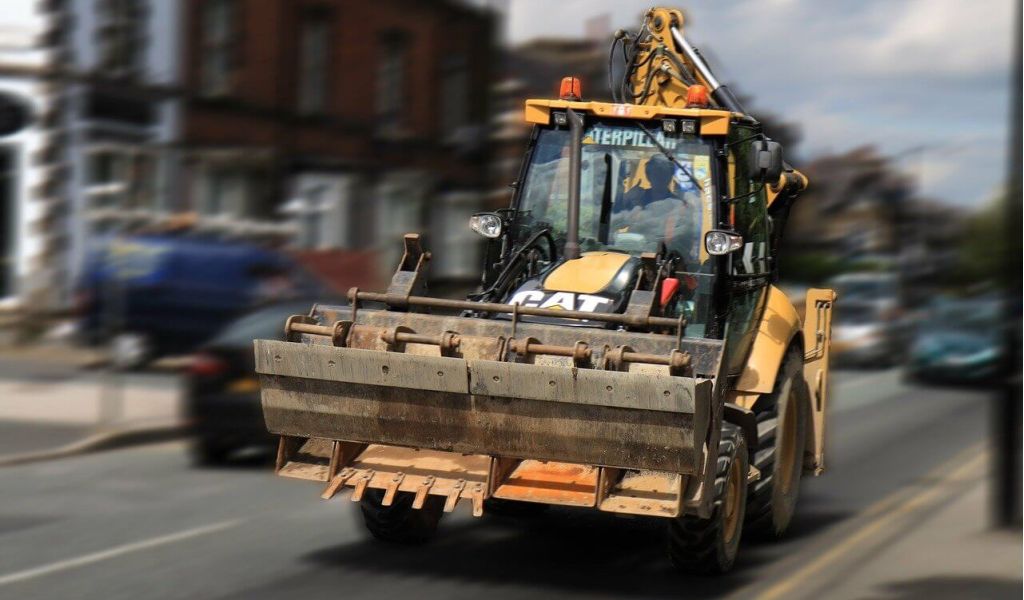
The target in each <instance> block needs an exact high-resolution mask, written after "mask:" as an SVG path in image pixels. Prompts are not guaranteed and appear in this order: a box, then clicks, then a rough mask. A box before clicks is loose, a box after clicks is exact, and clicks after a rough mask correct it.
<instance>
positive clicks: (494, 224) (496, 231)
mask: <svg viewBox="0 0 1024 600" xmlns="http://www.w3.org/2000/svg"><path fill="white" fill-rule="evenodd" d="M469 228H470V229H472V230H473V231H475V232H477V233H479V234H480V235H482V236H484V237H485V238H488V239H494V238H496V237H498V236H500V235H501V230H502V221H501V217H500V216H499V215H497V214H495V213H489V212H483V213H476V214H475V215H473V216H472V217H470V218H469Z"/></svg>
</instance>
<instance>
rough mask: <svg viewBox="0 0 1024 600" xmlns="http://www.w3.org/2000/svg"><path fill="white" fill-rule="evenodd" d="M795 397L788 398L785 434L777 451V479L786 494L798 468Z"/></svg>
mask: <svg viewBox="0 0 1024 600" xmlns="http://www.w3.org/2000/svg"><path fill="white" fill-rule="evenodd" d="M793 400H794V399H793V398H792V397H790V398H787V401H786V408H785V414H783V415H782V419H783V421H782V425H783V428H782V430H781V431H780V432H778V433H781V434H783V435H782V436H781V437H780V438H779V449H778V453H777V458H776V461H777V464H778V467H779V468H778V470H777V473H776V477H777V478H778V479H777V481H778V482H779V485H780V487H781V488H782V491H783V492H784V493H786V494H788V493H789V490H790V489H791V488H792V487H793V474H794V471H795V470H796V469H795V468H794V463H795V462H796V460H797V456H796V454H797V453H796V449H797V440H796V439H795V437H796V433H797V418H798V415H797V412H796V410H794V406H793Z"/></svg>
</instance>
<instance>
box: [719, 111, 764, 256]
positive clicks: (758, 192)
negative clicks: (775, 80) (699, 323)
mask: <svg viewBox="0 0 1024 600" xmlns="http://www.w3.org/2000/svg"><path fill="white" fill-rule="evenodd" d="M753 135H754V131H753V130H751V129H749V128H745V127H734V128H733V130H732V133H731V135H730V138H729V143H730V159H729V162H730V165H731V166H732V167H733V169H732V171H733V173H732V183H733V186H734V189H733V196H734V197H735V198H736V200H734V201H733V202H732V203H731V205H730V207H729V208H728V210H729V214H730V221H731V222H732V224H733V228H734V229H735V230H736V232H737V233H739V234H740V235H742V236H743V248H742V249H740V250H737V251H736V253H735V254H733V260H732V268H733V274H734V275H762V274H767V273H768V272H769V271H770V269H771V266H770V265H769V264H768V223H767V213H766V212H765V202H766V200H765V190H764V186H763V185H762V184H761V183H760V182H757V181H752V180H751V179H750V172H749V166H748V163H747V156H749V154H750V146H751V144H752V143H753V142H754V141H755V140H754V139H752V137H751V136H753Z"/></svg>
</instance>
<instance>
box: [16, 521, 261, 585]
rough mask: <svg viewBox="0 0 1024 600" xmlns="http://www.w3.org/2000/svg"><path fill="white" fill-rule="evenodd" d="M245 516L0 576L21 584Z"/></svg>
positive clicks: (219, 527) (196, 534)
mask: <svg viewBox="0 0 1024 600" xmlns="http://www.w3.org/2000/svg"><path fill="white" fill-rule="evenodd" d="M242 521H243V520H242V519H232V520H230V521H221V522H219V523H212V524H210V525H203V526H202V527H195V528H193V529H186V530H184V531H179V532H177V533H171V534H168V535H162V536H159V537H155V538H150V539H148V540H141V541H138V542H132V543H130V544H122V545H120V546H114V547H113V548H108V549H106V550H100V551H99V552H93V553H91V554H83V555H82V556H77V557H75V558H69V559H66V560H60V561H57V562H53V563H50V564H48V565H41V566H38V567H32V568H31V569H25V570H23V571H15V572H14V573H8V574H6V575H0V586H5V585H10V584H12V583H20V582H22V581H27V580H29V579H36V578H38V577H45V576H47V575H52V574H54V573H59V572H61V571H67V570H69V569H77V568H79V567H84V566H86V565H91V564H93V563H97V562H100V561H104V560H108V559H111V558H117V557H118V556H124V555H125V554H131V553H132V552H139V551H141V550H148V549H150V548H156V547H157V546H165V545H167V544H173V543H175V542H181V541H184V540H187V539H191V538H195V537H200V536H203V535H209V534H211V533H216V532H218V531H223V530H225V529H230V528H232V527H237V526H238V525H240V524H241V523H242Z"/></svg>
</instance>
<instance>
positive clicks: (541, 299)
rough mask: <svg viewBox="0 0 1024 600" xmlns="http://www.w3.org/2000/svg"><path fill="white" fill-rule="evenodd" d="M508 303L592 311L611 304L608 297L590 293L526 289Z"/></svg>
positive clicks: (553, 308)
mask: <svg viewBox="0 0 1024 600" xmlns="http://www.w3.org/2000/svg"><path fill="white" fill-rule="evenodd" d="M509 304H518V305H519V306H526V307H529V308H550V309H552V310H578V311H581V312H594V311H595V310H597V308H598V307H600V306H604V305H606V304H611V300H610V299H608V298H602V297H601V296H592V295H590V294H574V293H572V292H554V293H551V292H542V291H540V290H526V291H523V292H519V293H517V294H516V295H515V296H513V297H512V300H511V301H509Z"/></svg>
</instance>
